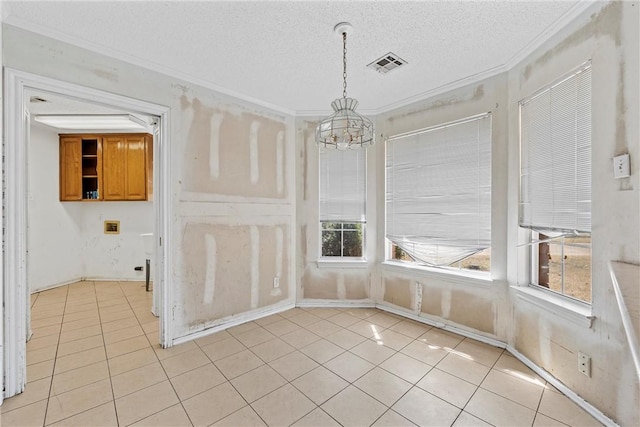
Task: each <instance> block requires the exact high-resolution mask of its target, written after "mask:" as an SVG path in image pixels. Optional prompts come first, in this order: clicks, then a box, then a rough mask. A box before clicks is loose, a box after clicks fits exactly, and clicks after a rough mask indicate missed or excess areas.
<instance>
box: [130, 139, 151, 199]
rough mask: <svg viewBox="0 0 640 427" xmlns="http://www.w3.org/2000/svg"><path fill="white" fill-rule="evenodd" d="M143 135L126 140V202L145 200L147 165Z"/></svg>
mask: <svg viewBox="0 0 640 427" xmlns="http://www.w3.org/2000/svg"><path fill="white" fill-rule="evenodd" d="M145 139H146V136H145V135H135V136H127V138H126V171H125V176H126V181H125V199H126V200H146V199H147V174H146V170H147V164H146V159H147V156H146V144H145V142H146V141H145Z"/></svg>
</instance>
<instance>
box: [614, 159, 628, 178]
mask: <svg viewBox="0 0 640 427" xmlns="http://www.w3.org/2000/svg"><path fill="white" fill-rule="evenodd" d="M630 175H631V174H630V172H629V155H628V154H622V155H620V156H616V157H614V158H613V177H614V178H616V179H618V178H626V177H628V176H630Z"/></svg>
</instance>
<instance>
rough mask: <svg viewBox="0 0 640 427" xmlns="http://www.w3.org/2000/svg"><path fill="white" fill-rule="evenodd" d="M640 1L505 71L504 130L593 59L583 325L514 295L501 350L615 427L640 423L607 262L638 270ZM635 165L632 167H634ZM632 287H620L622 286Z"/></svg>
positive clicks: (593, 17)
mask: <svg viewBox="0 0 640 427" xmlns="http://www.w3.org/2000/svg"><path fill="white" fill-rule="evenodd" d="M639 9H640V5H639V4H638V2H613V3H609V4H606V3H599V4H596V5H595V8H594V10H592V12H591V14H586V15H584V16H583V17H581V18H580V19H577V20H576V21H574V22H573V23H572V24H571V25H569V26H567V27H565V28H564V29H563V30H562V31H561V32H560V33H558V34H556V35H555V36H554V37H553V38H552V39H551V40H549V41H548V42H547V43H546V44H545V45H543V46H541V47H540V48H539V49H537V50H536V51H535V52H534V53H533V54H531V55H530V56H529V57H527V58H526V59H525V60H523V61H522V62H521V63H520V64H518V65H517V66H516V67H514V68H513V69H512V70H510V71H509V106H510V120H509V123H517V120H518V118H517V117H518V116H517V111H518V110H517V103H518V101H519V100H521V99H523V98H525V97H527V96H529V95H531V94H532V93H534V92H535V91H537V90H538V89H540V88H542V87H544V86H546V85H548V84H550V83H552V82H553V81H554V80H556V79H558V78H559V77H561V76H563V75H565V74H566V73H567V72H569V71H571V70H572V69H574V68H576V67H577V66H579V65H580V64H582V63H584V62H585V61H587V60H589V59H590V60H591V61H592V81H593V90H592V108H593V113H592V144H593V146H592V156H591V157H592V260H593V265H592V293H593V296H592V299H593V304H592V314H593V316H595V320H594V323H593V326H592V327H591V328H589V327H587V326H585V325H584V324H581V323H580V322H572V321H570V320H567V318H566V317H563V316H562V311H561V310H559V309H552V310H549V309H545V308H541V307H539V306H538V305H536V304H532V303H531V302H530V301H529V300H527V299H523V298H520V296H521V293H519V292H518V291H517V288H513V290H512V295H511V299H512V305H513V306H512V310H513V312H512V315H511V319H510V321H511V322H513V325H514V326H513V329H512V331H511V334H510V337H509V343H510V344H511V345H513V346H514V347H515V348H516V349H517V350H518V351H519V352H521V353H522V354H524V355H525V356H526V357H528V358H529V359H531V360H532V361H533V362H535V363H536V364H537V365H539V366H540V367H542V368H543V369H545V370H547V371H548V372H550V373H552V374H553V375H554V376H555V377H556V378H558V379H559V380H560V381H561V382H563V383H564V384H565V385H567V386H568V387H569V388H571V389H572V390H574V391H575V392H576V393H577V394H578V395H580V396H581V397H582V398H584V399H585V400H586V401H588V402H589V403H591V404H593V405H594V406H596V407H597V408H598V409H600V410H601V411H602V412H604V413H605V415H608V416H609V417H611V418H612V419H614V420H615V421H616V422H617V423H618V424H620V425H638V424H640V414H639V412H638V407H637V402H638V401H639V400H640V386H639V384H638V378H637V376H635V375H633V363H632V359H631V355H630V351H629V348H628V346H627V344H626V339H625V336H624V332H623V329H622V323H621V318H620V313H619V311H618V308H617V305H616V301H615V297H614V294H613V289H612V284H611V279H610V277H609V272H608V268H607V262H608V261H609V260H619V261H624V262H628V263H633V264H639V263H640V243H639V242H640V239H639V237H640V223H639V222H640V215H639V207H640V198H639V188H640V163H639V162H638V159H640V146H639V143H638V140H639V136H640V135H639V132H638V117H639V115H640V111H639V108H638V93H639V87H638V73H639V67H638V60H639V59H638V56H639V55H638V54H639V52H638V50H639V47H638V43H639V42H638V40H639V39H640V37H639V33H638V27H639V25H638V23H639V21H640V20H639V18H640V17H639V11H638V10H639ZM509 140H510V145H509V182H510V183H513V185H510V187H509V194H508V197H509V209H510V212H509V213H510V214H509V247H510V251H509V262H508V268H509V283H510V284H512V285H516V284H517V283H520V284H523V283H526V277H525V276H526V272H525V271H524V268H523V264H522V262H519V260H518V257H519V256H522V255H520V254H519V250H518V249H517V245H518V243H523V241H522V235H521V232H520V231H519V230H518V227H517V218H518V213H517V206H518V205H517V197H518V188H517V182H518V145H517V141H518V129H517V127H516V126H510V129H509ZM622 153H629V154H630V156H631V159H632V160H631V177H630V178H624V179H619V180H616V179H614V178H613V166H612V160H611V159H612V158H613V157H614V156H616V155H618V154H622ZM633 159H635V160H633ZM625 286H633V284H632V283H626V284H625V283H621V287H622V288H623V291H624V287H625ZM578 351H582V352H584V353H586V354H588V355H590V356H591V358H592V376H591V378H588V377H586V376H584V375H582V374H580V373H578V371H577V369H576V366H577V353H578Z"/></svg>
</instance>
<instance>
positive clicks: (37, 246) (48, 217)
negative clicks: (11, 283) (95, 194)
mask: <svg viewBox="0 0 640 427" xmlns="http://www.w3.org/2000/svg"><path fill="white" fill-rule="evenodd" d="M30 134H31V135H30V136H31V138H30V141H29V146H28V148H27V153H28V154H27V156H28V171H29V178H28V187H29V194H28V208H27V211H28V220H27V222H28V224H29V226H28V230H27V248H28V261H27V277H28V281H29V290H30V291H31V292H36V291H39V290H42V289H47V288H50V287H53V286H56V285H59V284H64V283H69V282H72V281H76V280H80V279H81V278H82V277H84V263H83V260H82V258H83V254H82V250H83V247H82V246H83V244H82V238H81V228H80V224H79V221H78V220H79V218H80V217H81V212H80V211H79V210H78V208H79V207H81V206H80V205H81V204H80V203H61V202H60V190H59V185H60V184H59V183H60V179H59V171H60V162H59V161H58V158H59V156H58V152H59V148H60V147H59V143H58V135H57V133H56V132H55V130H53V129H51V128H49V127H47V126H44V125H40V124H37V123H36V124H32V125H31V132H30Z"/></svg>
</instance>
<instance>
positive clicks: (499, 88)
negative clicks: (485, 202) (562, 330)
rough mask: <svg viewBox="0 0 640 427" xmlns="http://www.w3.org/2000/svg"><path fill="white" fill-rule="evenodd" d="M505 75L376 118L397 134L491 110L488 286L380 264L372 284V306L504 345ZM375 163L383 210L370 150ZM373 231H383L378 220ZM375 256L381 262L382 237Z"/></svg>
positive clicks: (382, 128)
mask: <svg viewBox="0 0 640 427" xmlns="http://www.w3.org/2000/svg"><path fill="white" fill-rule="evenodd" d="M506 77H507V76H506V73H502V74H499V75H496V76H494V77H491V78H487V79H484V80H482V81H479V82H477V83H474V84H470V85H467V86H465V87H461V88H459V89H456V90H452V91H449V92H446V93H444V94H441V95H437V96H434V97H431V98H428V99H426V100H424V101H421V102H417V103H414V104H411V105H409V106H406V107H403V108H399V109H396V110H393V111H390V112H387V113H385V114H382V115H380V116H379V117H378V123H379V129H378V133H382V134H384V135H385V136H387V137H389V136H393V135H398V134H401V133H405V132H411V131H415V130H419V129H424V128H428V127H431V126H436V125H439V124H443V123H448V122H451V121H455V120H460V119H464V118H467V117H471V116H475V115H478V114H483V113H487V112H491V120H492V130H491V133H492V151H491V156H492V159H491V164H492V172H491V173H492V175H491V183H492V195H491V205H492V207H491V234H492V246H491V282H490V284H488V283H486V282H485V283H483V282H482V281H474V280H473V279H471V280H469V279H466V278H463V277H460V276H456V275H447V274H442V273H441V274H437V273H428V272H422V271H419V270H415V269H408V268H398V267H393V266H390V265H384V264H381V265H380V267H379V270H378V274H379V280H377V281H376V283H377V285H378V287H379V289H378V291H377V294H378V295H379V296H378V300H377V301H378V302H379V303H381V304H383V305H387V306H391V307H394V308H396V309H398V310H401V311H404V312H407V313H409V314H413V315H418V316H420V317H425V318H427V319H430V320H431V321H434V322H438V323H443V324H446V325H451V326H455V327H458V328H461V329H466V330H469V331H471V332H474V333H477V334H481V335H484V336H487V337H488V338H492V339H497V340H501V341H504V340H506V336H507V329H508V322H507V321H506V319H507V317H508V311H507V310H508V304H507V300H506V297H507V282H506V260H507V246H506V242H507V240H506V238H507V229H506V226H505V224H506V219H507V201H506V198H505V197H504V195H505V194H506V192H507V179H506V176H507V166H506V151H507V150H506V148H507V130H508V122H507V120H508V109H509V105H508V103H507V80H506ZM375 150H376V153H377V155H378V156H377V159H378V163H377V165H376V170H377V171H379V175H378V177H377V183H376V188H377V192H378V194H377V200H378V203H377V209H378V211H379V212H384V209H385V206H384V203H385V194H384V191H385V181H384V179H385V177H384V170H385V147H384V144H380V145H378V146H376V147H375ZM378 229H379V230H384V229H385V224H384V219H383V218H382V217H380V218H379V220H378ZM378 240H379V241H378V243H377V245H378V246H377V252H378V254H379V257H380V259H381V260H384V254H385V247H384V245H385V243H384V239H378Z"/></svg>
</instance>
